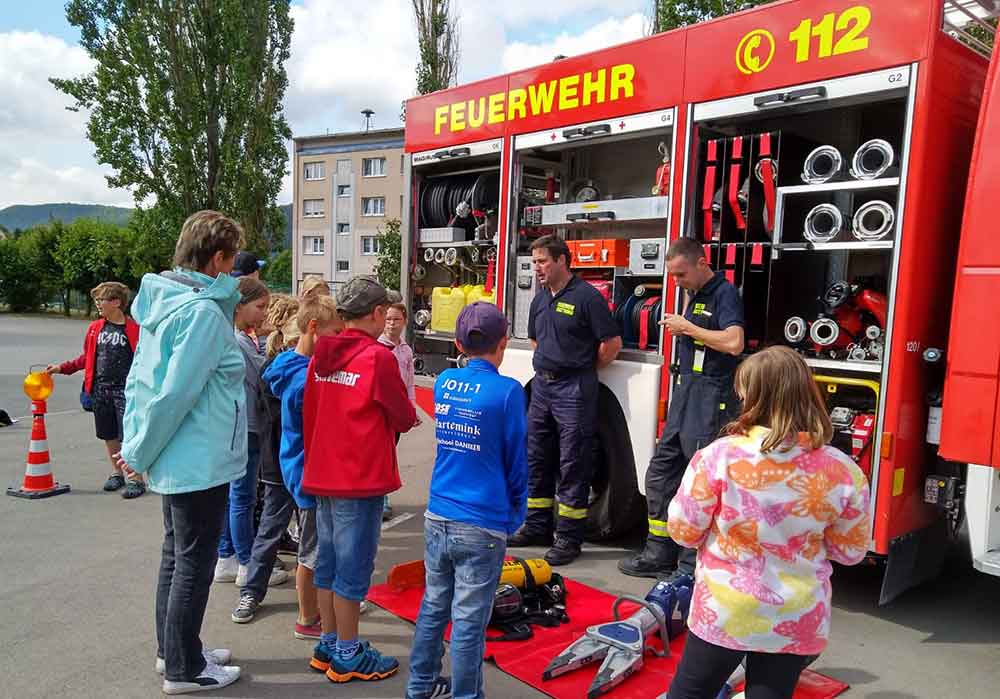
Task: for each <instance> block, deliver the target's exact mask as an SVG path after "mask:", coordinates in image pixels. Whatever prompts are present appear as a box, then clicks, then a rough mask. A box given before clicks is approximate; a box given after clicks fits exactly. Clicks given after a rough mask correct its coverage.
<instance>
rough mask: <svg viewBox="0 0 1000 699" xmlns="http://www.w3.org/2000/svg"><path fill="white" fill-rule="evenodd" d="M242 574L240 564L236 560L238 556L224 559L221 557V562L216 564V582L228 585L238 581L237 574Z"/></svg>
mask: <svg viewBox="0 0 1000 699" xmlns="http://www.w3.org/2000/svg"><path fill="white" fill-rule="evenodd" d="M239 572H240V562H239V561H237V560H236V556H226V557H225V558H223V557H222V556H220V557H219V561H218V562H217V563H216V564H215V578H213V579H214V580H215V582H219V583H227V582H233V581H234V580H236V575H237V573H239Z"/></svg>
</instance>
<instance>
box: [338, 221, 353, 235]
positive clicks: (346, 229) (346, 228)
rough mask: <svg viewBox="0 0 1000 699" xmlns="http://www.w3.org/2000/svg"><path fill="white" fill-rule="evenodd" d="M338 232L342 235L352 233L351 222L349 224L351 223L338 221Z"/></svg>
mask: <svg viewBox="0 0 1000 699" xmlns="http://www.w3.org/2000/svg"><path fill="white" fill-rule="evenodd" d="M337 232H338V233H340V234H341V235H350V234H351V224H349V223H338V224H337Z"/></svg>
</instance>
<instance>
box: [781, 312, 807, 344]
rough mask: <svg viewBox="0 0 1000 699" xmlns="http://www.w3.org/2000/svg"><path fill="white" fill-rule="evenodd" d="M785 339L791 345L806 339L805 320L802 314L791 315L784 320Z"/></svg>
mask: <svg viewBox="0 0 1000 699" xmlns="http://www.w3.org/2000/svg"><path fill="white" fill-rule="evenodd" d="M785 339H786V340H788V341H789V342H790V343H792V344H793V345H794V344H798V343H799V342H802V341H803V340H804V339H806V321H805V319H804V318H802V316H792V317H791V318H789V319H788V320H786V321H785Z"/></svg>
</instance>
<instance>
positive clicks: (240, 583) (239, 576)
mask: <svg viewBox="0 0 1000 699" xmlns="http://www.w3.org/2000/svg"><path fill="white" fill-rule="evenodd" d="M249 572H250V566H245V565H243V564H242V563H241V564H239V568H238V569H237V571H236V578H235V579H234V580H233V582H235V583H236V587H244V586H245V585H246V584H247V576H248V575H249ZM286 580H288V573H286V572H285V571H283V570H280V569H278V568H275V569H274V570H272V571H271V577H270V578H268V580H267V586H268V587H274V586H275V585H281V584H282V583H283V582H285V581H286Z"/></svg>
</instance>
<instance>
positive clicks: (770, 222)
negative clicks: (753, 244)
mask: <svg viewBox="0 0 1000 699" xmlns="http://www.w3.org/2000/svg"><path fill="white" fill-rule="evenodd" d="M760 176H761V177H762V178H763V179H764V182H763V183H762V184H763V185H764V205H765V206H766V207H767V217H766V218H765V220H764V229H765V230H766V231H767V234H768V235H771V233H773V232H774V211H775V207H776V206H777V192H776V190H775V188H774V160H773V158H772V157H771V134H770V133H762V134H761V135H760Z"/></svg>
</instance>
